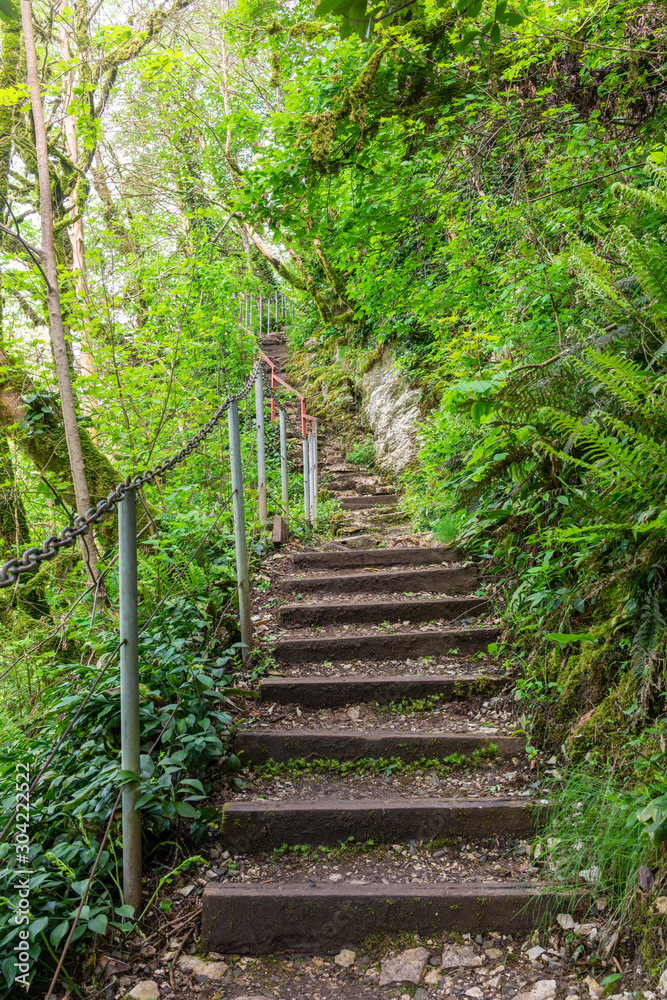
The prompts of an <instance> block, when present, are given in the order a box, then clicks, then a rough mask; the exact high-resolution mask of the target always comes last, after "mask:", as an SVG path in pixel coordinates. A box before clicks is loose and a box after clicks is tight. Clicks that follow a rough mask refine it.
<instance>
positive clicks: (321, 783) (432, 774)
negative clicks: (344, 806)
mask: <svg viewBox="0 0 667 1000" xmlns="http://www.w3.org/2000/svg"><path fill="white" fill-rule="evenodd" d="M245 778H246V780H247V781H248V787H247V788H246V789H245V790H243V791H239V792H235V793H234V796H233V797H234V800H235V801H243V802H250V801H253V800H254V799H260V798H261V799H265V800H267V801H270V800H273V799H299V800H302V799H320V798H325V799H332V798H333V799H368V798H383V797H385V798H386V797H388V796H391V797H392V798H401V797H405V798H408V799H411V798H424V797H433V796H434V795H437V796H440V797H442V798H454V797H456V798H460V799H477V798H480V797H482V798H503V799H507V798H519V799H528V798H530V799H539V797H540V794H541V793H540V787H541V786H540V783H539V782H538V781H536V780H535V778H534V776H533V775H531V773H530V771H529V770H527V768H526V767H525V765H524V764H523V762H520V761H519V759H518V758H516V763H515V762H514V761H513V760H509V761H485V762H484V763H483V764H482V765H481V766H479V767H475V768H474V769H473V768H472V767H471V768H467V767H466V768H464V769H462V770H459V771H455V770H452V771H450V772H449V773H445V774H444V776H441V773H437V772H436V771H435V769H429V768H426V769H424V768H416V769H415V770H411V771H409V772H408V773H402V772H400V771H399V772H398V773H397V774H392V775H387V774H374V773H362V774H350V775H348V776H346V777H340V776H338V775H336V774H334V773H328V772H324V773H315V774H313V773H307V774H304V775H302V776H290V775H289V774H287V773H286V772H285V773H284V775H283V774H280V775H275V774H273V775H271V774H267V775H266V777H260V776H259V775H258V774H257V773H253V772H252V771H249V772H246V775H245Z"/></svg>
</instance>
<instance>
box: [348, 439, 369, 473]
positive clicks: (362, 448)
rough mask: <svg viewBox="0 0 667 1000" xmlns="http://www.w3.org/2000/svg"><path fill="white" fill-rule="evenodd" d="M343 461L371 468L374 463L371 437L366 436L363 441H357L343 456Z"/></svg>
mask: <svg viewBox="0 0 667 1000" xmlns="http://www.w3.org/2000/svg"><path fill="white" fill-rule="evenodd" d="M345 461H346V462H349V463H350V464H351V465H359V466H361V467H364V468H366V469H372V468H373V465H374V463H375V451H374V449H373V438H372V437H370V436H369V437H366V438H364V440H363V441H358V442H357V443H356V444H355V445H354V446H353V447H352V448H350V450H349V451H348V452H347V454H346V456H345Z"/></svg>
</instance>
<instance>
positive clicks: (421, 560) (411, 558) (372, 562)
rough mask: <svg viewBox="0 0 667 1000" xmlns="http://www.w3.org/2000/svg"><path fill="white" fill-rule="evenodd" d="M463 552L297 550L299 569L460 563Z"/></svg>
mask: <svg viewBox="0 0 667 1000" xmlns="http://www.w3.org/2000/svg"><path fill="white" fill-rule="evenodd" d="M462 560H463V553H462V552H460V551H459V550H458V549H448V548H435V547H434V548H394V549H353V550H351V551H349V552H343V551H335V552H334V551H332V552H295V554H294V565H295V566H296V568H297V569H355V568H362V567H363V566H428V565H433V564H435V563H442V562H461V561H462Z"/></svg>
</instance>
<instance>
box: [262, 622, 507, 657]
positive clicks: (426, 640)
mask: <svg viewBox="0 0 667 1000" xmlns="http://www.w3.org/2000/svg"><path fill="white" fill-rule="evenodd" d="M499 635H500V629H499V628H464V629H438V630H437V631H433V632H431V631H429V632H374V633H372V634H371V635H362V634H361V633H360V632H351V633H348V634H347V635H329V636H322V637H321V636H313V637H312V638H310V637H309V638H307V639H281V640H279V641H277V642H274V643H272V645H271V648H272V650H273V652H274V655H275V656H276V658H277V659H278V660H280V661H281V663H324V661H325V660H331V661H332V662H337V661H350V660H402V659H405V658H407V657H416V656H446V655H448V654H449V653H450V650H456V651H457V652H456V653H451V654H450V655H452V656H454V655H460V656H466V655H468V654H470V653H478V652H486V650H487V647H488V645H489V643H490V642H494V641H495V640H496V639H497V638H498V636H499Z"/></svg>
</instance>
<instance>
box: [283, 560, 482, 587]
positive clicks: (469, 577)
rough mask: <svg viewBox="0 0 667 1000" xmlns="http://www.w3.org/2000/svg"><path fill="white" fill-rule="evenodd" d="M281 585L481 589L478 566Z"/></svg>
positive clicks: (302, 580) (290, 580)
mask: <svg viewBox="0 0 667 1000" xmlns="http://www.w3.org/2000/svg"><path fill="white" fill-rule="evenodd" d="M279 586H280V587H281V588H282V589H283V590H286V591H289V592H292V593H303V594H383V593H386V594H395V593H399V594H402V593H406V592H408V593H429V592H430V593H435V594H468V593H469V592H470V591H471V590H474V589H475V587H476V586H477V569H476V567H475V566H463V567H461V568H460V569H451V568H449V567H442V568H441V567H438V568H437V569H405V570H394V571H393V572H392V571H389V572H380V573H350V574H340V575H339V576H308V577H288V578H287V579H283V580H281V581H280V584H279Z"/></svg>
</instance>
